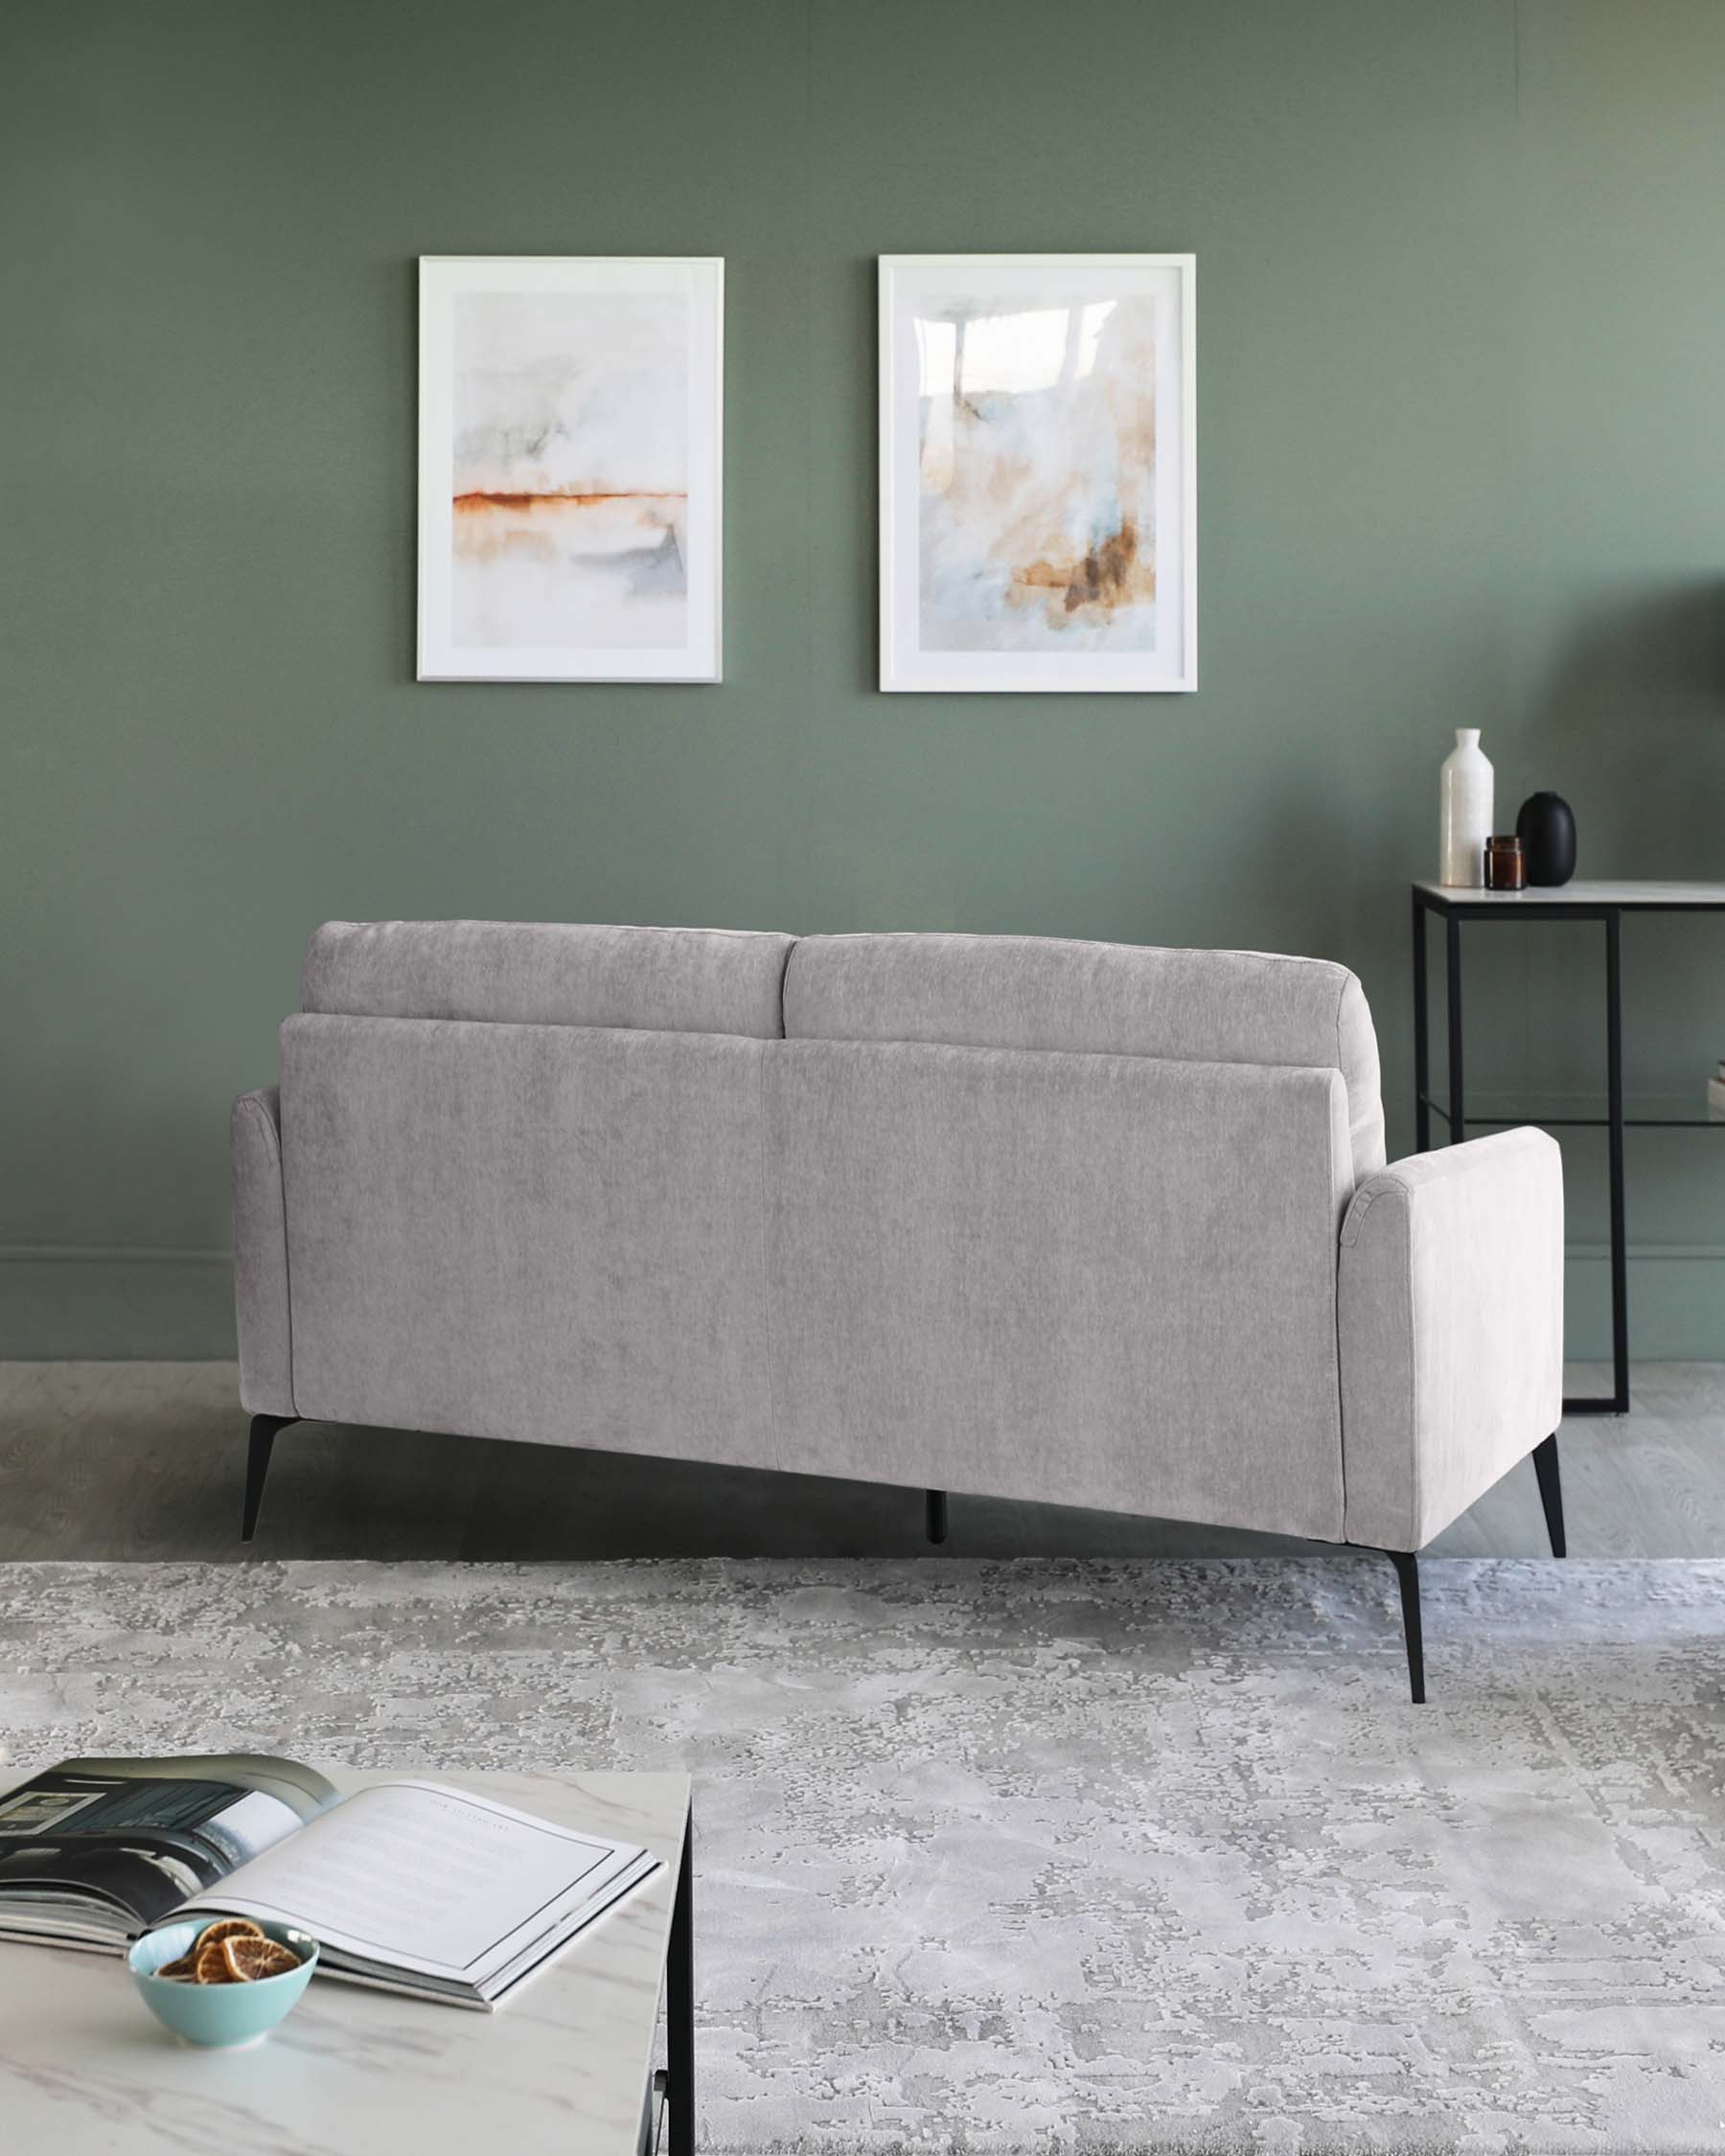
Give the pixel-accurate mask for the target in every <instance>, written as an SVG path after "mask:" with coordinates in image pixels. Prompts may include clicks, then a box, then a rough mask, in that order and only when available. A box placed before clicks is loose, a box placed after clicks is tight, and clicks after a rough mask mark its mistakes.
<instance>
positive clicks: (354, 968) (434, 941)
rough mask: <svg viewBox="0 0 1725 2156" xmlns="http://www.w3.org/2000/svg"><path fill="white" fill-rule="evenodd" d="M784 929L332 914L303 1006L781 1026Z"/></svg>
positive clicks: (767, 1034) (384, 1013) (753, 1033)
mask: <svg viewBox="0 0 1725 2156" xmlns="http://www.w3.org/2000/svg"><path fill="white" fill-rule="evenodd" d="M790 950H791V938H790V937H789V936H781V935H765V934H753V933H748V932H745V931H742V930H737V929H632V928H617V929H610V928H584V927H576V926H572V925H565V924H564V923H562V922H555V921H549V922H548V921H330V922H326V923H325V925H324V926H323V927H322V928H321V929H318V930H317V932H316V934H315V935H313V937H312V938H311V943H310V944H309V945H308V946H307V950H306V960H305V965H304V968H303V970H302V972H301V975H300V1009H301V1010H302V1011H310V1012H318V1013H322V1014H325V1015H327V1016H334V1017H344V1018H398V1019H474V1020H490V1021H493V1022H494V1023H496V1024H507V1025H603V1026H619V1027H630V1028H637V1029H641V1030H647V1031H654V1032H660V1033H736V1034H742V1035H743V1036H745V1037H746V1038H747V1039H750V1040H755V1041H774V1040H777V1039H778V1038H779V1036H780V1034H781V1033H782V1032H783V1031H784V1023H783V1006H782V1003H781V1000H780V986H781V983H782V982H783V979H784V974H785V960H786V958H787V956H788V955H789V953H790Z"/></svg>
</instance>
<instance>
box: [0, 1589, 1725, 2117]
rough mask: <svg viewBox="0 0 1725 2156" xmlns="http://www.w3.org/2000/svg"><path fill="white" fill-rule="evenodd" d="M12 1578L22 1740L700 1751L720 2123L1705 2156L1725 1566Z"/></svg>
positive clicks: (359, 1751) (1721, 1996) (516, 1755)
mask: <svg viewBox="0 0 1725 2156" xmlns="http://www.w3.org/2000/svg"><path fill="white" fill-rule="evenodd" d="M1426 1570H1427V1573H1428V1592H1427V1633H1428V1655H1429V1662H1430V1669H1431V1680H1432V1687H1433V1700H1432V1704H1431V1705H1430V1706H1428V1707H1426V1708H1423V1709H1415V1708H1412V1707H1410V1706H1409V1704H1408V1700H1407V1694H1406V1690H1405V1686H1404V1678H1403V1665H1402V1657H1401V1645H1400V1638H1399V1631H1398V1627H1397V1622H1396V1618H1395V1616H1394V1612H1393V1610H1392V1607H1391V1596H1392V1593H1393V1587H1392V1576H1391V1571H1390V1568H1389V1567H1388V1566H1387V1565H1385V1564H1383V1563H1382V1562H1381V1561H1371V1560H1367V1559H1364V1558H1354V1557H1350V1556H1347V1555H1338V1556H1336V1557H1333V1558H1323V1559H1315V1560H1313V1561H1311V1562H1299V1561H1293V1562H1290V1561H1283V1560H1267V1561H1264V1562H1257V1563H1253V1562H1241V1561H1233V1562H1214V1563H1203V1564H1191V1563H1166V1564H1123V1563H1104V1562H1095V1563H1082V1562H1049V1563H1044V1562H1035V1561H1032V1562H1019V1563H967V1562H963V1561H950V1560H945V1559H931V1560H927V1561H921V1562H917V1561H911V1562H906V1563H854V1564H840V1563H824V1564H818V1565H816V1564H809V1565H803V1564H796V1563H790V1562H768V1561H750V1562H746V1563H729V1562H723V1561H714V1562H708V1563H646V1562H642V1563H630V1564H618V1565H577V1566H568V1567H556V1566H524V1567H508V1566H482V1567H460V1566H450V1567H436V1566H424V1565H413V1566H364V1565H319V1564H293V1565H247V1566H241V1567H226V1566H222V1567H214V1566H211V1567H198V1566H176V1565H113V1566H102V1565H46V1566H12V1567H5V1568H0V1741H3V1742H4V1745H5V1748H6V1752H7V1755H8V1757H9V1759H10V1762H11V1763H12V1765H13V1766H15V1767H30V1766H34V1765H37V1764H40V1763H43V1762H46V1761H47V1760H50V1759H52V1758H55V1757H57V1756H58V1755H62V1754H65V1753H69V1752H115V1751H123V1750H139V1751H148V1750H160V1751H174V1750H183V1749H191V1748H206V1747H207V1748H219V1749H227V1748H229V1747H237V1748H258V1749H271V1748H280V1749H282V1750H286V1751H288V1752H290V1753H296V1754H301V1755H330V1756H336V1757H345V1758H349V1759H353V1760H356V1761H358V1762H362V1763H365V1764H371V1765H392V1764H400V1765H408V1764H414V1765H420V1764H423V1763H425V1762H426V1761H442V1762H444V1763H447V1764H449V1765H451V1766H454V1765H460V1766H472V1767H484V1766H492V1765H496V1766H510V1767H531V1766H534V1765H536V1764H547V1763H554V1764H557V1765H586V1766H593V1767H626V1766H664V1765H670V1764H676V1763H682V1764H686V1765H687V1766H688V1767H689V1768H690V1769H691V1770H692V1771H693V1773H694V1774H695V1776H696V1778H697V1803H698V1814H697V1818H698V1834H699V1843H698V1852H697V1892H698V1925H697V1929H698V1940H699V1948H700V1965H699V1977H698V1992H699V2015H700V2018H699V2042H700V2058H701V2073H702V2076H703V2082H704V2087H703V2092H702V2096H703V2102H702V2141H703V2144H704V2145H706V2146H708V2147H710V2148H714V2149H721V2148H723V2149H737V2150H751V2151H753V2150H765V2149H768V2148H770V2147H774V2146H793V2147H797V2148H806V2149H809V2150H815V2151H836V2150H846V2151H849V2150H857V2151H863V2152H867V2156H884V2152H885V2151H888V2150H893V2149H899V2148H904V2149H911V2150H923V2149H966V2150H976V2151H988V2152H994V2151H1004V2150H1014V2151H1018V2150H1034V2151H1051V2150H1065V2149H1086V2150H1106V2151H1126V2150H1154V2151H1163V2150H1174V2149H1180V2148H1188V2147H1189V2148H1193V2149H1200V2150H1204V2151H1207V2152H1220V2151H1225V2150H1226V2151H1233V2150H1254V2151H1256V2150H1262V2151H1266V2152H1269V2151H1277V2152H1279V2151H1290V2152H1291V2151H1295V2150H1302V2151H1305V2150H1314V2149H1326V2150H1329V2149H1350V2150H1352V2149H1361V2150H1367V2149H1369V2150H1377V2149H1421V2150H1428V2149H1429V2150H1439V2149H1443V2150H1459V2151H1465V2152H1467V2156H1494V2152H1499V2151H1514V2150H1523V2149H1662V2150H1678V2149H1682V2150H1689V2149H1694V2150H1700V2149H1719V2148H1721V2147H1725V1696H1722V1695H1725V1563H1719V1564H1695V1563H1677V1562H1668V1563H1667V1562H1662V1563H1645V1562H1644V1563H1631V1562H1614V1563H1603V1564H1598V1563H1580V1562H1572V1563H1570V1564H1568V1565H1563V1566H1559V1565H1554V1564H1551V1563H1538V1562H1470V1561H1461V1560H1448V1561H1439V1562H1434V1563H1432V1564H1430V1565H1429V1566H1428V1567H1427V1568H1426Z"/></svg>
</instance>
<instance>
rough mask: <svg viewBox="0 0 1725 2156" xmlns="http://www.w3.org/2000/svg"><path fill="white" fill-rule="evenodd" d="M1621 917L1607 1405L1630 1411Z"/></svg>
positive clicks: (1608, 971) (1615, 975)
mask: <svg viewBox="0 0 1725 2156" xmlns="http://www.w3.org/2000/svg"><path fill="white" fill-rule="evenodd" d="M1622 918H1623V917H1622V914H1621V913H1620V912H1619V911H1618V909H1617V908H1616V907H1615V906H1613V907H1612V909H1611V911H1610V912H1609V913H1607V914H1606V916H1605V1086H1606V1095H1607V1098H1606V1106H1605V1113H1606V1117H1607V1121H1608V1124H1609V1129H1608V1132H1607V1139H1606V1142H1607V1145H1608V1147H1609V1151H1610V1161H1611V1376H1612V1386H1611V1406H1612V1412H1613V1413H1614V1414H1620V1415H1626V1414H1627V1413H1628V1412H1629V1234H1628V1226H1627V1222H1626V1220H1625V1217H1624V1215H1625V1207H1624V1202H1623V948H1622V945H1623V939H1622Z"/></svg>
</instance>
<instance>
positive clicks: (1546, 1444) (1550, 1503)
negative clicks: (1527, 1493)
mask: <svg viewBox="0 0 1725 2156" xmlns="http://www.w3.org/2000/svg"><path fill="white" fill-rule="evenodd" d="M1533 1473H1534V1475H1535V1477H1536V1478H1537V1479H1538V1482H1539V1502H1540V1504H1541V1505H1542V1506H1543V1507H1544V1510H1545V1518H1546V1533H1547V1534H1548V1535H1549V1536H1550V1537H1551V1542H1552V1555H1553V1557H1567V1556H1568V1555H1569V1542H1568V1539H1567V1537H1566V1536H1565V1534H1564V1532H1563V1473H1562V1470H1561V1468H1560V1467H1559V1466H1558V1464H1557V1433H1556V1432H1555V1431H1553V1433H1552V1434H1551V1435H1550V1436H1549V1437H1542V1438H1541V1439H1540V1441H1539V1443H1538V1444H1537V1445H1535V1446H1534V1448H1533Z"/></svg>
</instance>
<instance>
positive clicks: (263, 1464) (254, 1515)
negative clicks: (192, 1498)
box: [240, 1415, 299, 1542]
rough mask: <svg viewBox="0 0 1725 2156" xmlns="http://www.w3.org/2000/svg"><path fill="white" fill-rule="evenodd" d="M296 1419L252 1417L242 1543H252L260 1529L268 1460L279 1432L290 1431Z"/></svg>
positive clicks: (294, 1416) (246, 1457)
mask: <svg viewBox="0 0 1725 2156" xmlns="http://www.w3.org/2000/svg"><path fill="white" fill-rule="evenodd" d="M298 1419H299V1418H298V1416H296V1415H253V1417H252V1418H251V1442H250V1444H249V1445H248V1446H247V1447H246V1453H245V1509H244V1511H243V1513H242V1515H241V1522H240V1540H241V1541H242V1542H250V1540H251V1538H252V1536H253V1535H254V1534H255V1533H256V1532H257V1527H258V1507H259V1506H260V1505H261V1504H262V1503H263V1502H264V1479H265V1476H266V1475H267V1474H268V1473H269V1456H270V1454H271V1453H272V1452H273V1451H274V1450H275V1441H276V1432H277V1431H278V1430H287V1429H289V1428H290V1427H291V1426H292V1425H293V1424H294V1423H295V1422H296V1421H297V1420H298Z"/></svg>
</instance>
